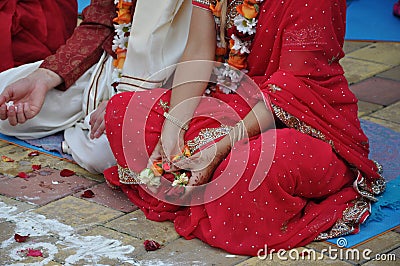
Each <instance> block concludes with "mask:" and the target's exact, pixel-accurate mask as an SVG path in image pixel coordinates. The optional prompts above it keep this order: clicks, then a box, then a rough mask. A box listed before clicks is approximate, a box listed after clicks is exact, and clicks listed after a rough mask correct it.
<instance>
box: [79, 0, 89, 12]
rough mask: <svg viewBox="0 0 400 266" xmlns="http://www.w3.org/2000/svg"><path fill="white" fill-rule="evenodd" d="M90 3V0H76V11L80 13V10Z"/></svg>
mask: <svg viewBox="0 0 400 266" xmlns="http://www.w3.org/2000/svg"><path fill="white" fill-rule="evenodd" d="M89 4H90V0H78V13H79V14H81V13H82V10H83V9H84V8H85V7H87V6H88V5H89Z"/></svg>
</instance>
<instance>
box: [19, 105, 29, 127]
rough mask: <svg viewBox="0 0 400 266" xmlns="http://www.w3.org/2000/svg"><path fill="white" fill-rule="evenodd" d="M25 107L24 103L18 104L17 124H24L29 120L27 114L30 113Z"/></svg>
mask: <svg viewBox="0 0 400 266" xmlns="http://www.w3.org/2000/svg"><path fill="white" fill-rule="evenodd" d="M24 107H25V105H24V104H22V103H19V104H17V110H16V114H17V123H19V124H23V123H25V122H26V120H28V119H27V118H26V115H25V112H29V110H28V109H26V110H25V108H24Z"/></svg>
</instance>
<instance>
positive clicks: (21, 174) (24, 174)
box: [17, 172, 29, 178]
mask: <svg viewBox="0 0 400 266" xmlns="http://www.w3.org/2000/svg"><path fill="white" fill-rule="evenodd" d="M17 176H18V177H21V178H28V177H29V175H28V174H27V173H25V172H19V173H18V175H17Z"/></svg>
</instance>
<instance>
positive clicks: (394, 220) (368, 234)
mask: <svg viewBox="0 0 400 266" xmlns="http://www.w3.org/2000/svg"><path fill="white" fill-rule="evenodd" d="M399 191H400V176H398V177H397V178H396V179H394V180H392V181H389V182H388V183H387V184H386V191H385V192H384V193H383V194H382V195H381V196H379V197H378V202H376V203H373V204H372V208H371V209H372V211H371V212H372V214H371V216H370V217H368V219H367V221H366V222H365V223H363V224H362V225H361V226H360V232H359V233H358V234H355V235H348V236H345V237H341V238H333V239H330V240H328V242H330V243H333V244H339V243H340V245H339V246H340V247H346V248H351V247H354V246H357V245H360V244H362V243H363V242H365V241H367V240H369V239H370V238H372V237H374V236H377V235H379V234H382V233H384V232H386V231H388V230H390V229H393V228H395V227H397V226H399V225H400V194H399ZM344 239H345V240H344ZM339 241H340V242H339Z"/></svg>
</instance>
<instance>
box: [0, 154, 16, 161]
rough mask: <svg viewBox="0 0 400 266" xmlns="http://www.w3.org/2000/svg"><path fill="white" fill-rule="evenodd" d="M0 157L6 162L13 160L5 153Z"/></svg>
mask: <svg viewBox="0 0 400 266" xmlns="http://www.w3.org/2000/svg"><path fill="white" fill-rule="evenodd" d="M1 159H2V160H3V162H6V163H9V162H14V160H13V159H11V158H10V157H7V156H5V155H3V156H1Z"/></svg>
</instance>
